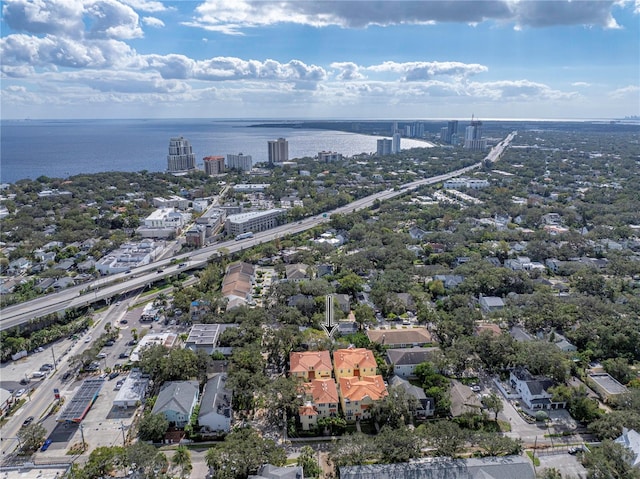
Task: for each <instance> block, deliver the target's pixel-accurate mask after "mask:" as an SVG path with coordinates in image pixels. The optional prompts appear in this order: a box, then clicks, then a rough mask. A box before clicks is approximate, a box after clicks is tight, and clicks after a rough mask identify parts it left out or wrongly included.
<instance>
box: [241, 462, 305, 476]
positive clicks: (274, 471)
mask: <svg viewBox="0 0 640 479" xmlns="http://www.w3.org/2000/svg"><path fill="white" fill-rule="evenodd" d="M249 479H304V472H303V470H302V466H288V467H278V466H272V465H271V464H264V465H262V466H260V468H259V469H258V474H257V475H251V476H249Z"/></svg>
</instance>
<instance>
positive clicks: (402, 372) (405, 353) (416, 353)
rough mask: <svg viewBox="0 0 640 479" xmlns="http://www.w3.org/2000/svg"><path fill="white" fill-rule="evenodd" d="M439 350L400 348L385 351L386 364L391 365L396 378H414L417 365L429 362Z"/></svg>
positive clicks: (417, 347)
mask: <svg viewBox="0 0 640 479" xmlns="http://www.w3.org/2000/svg"><path fill="white" fill-rule="evenodd" d="M439 351H440V350H439V348H423V347H419V346H416V347H412V348H401V349H387V358H386V359H387V363H389V364H391V365H393V372H394V374H396V375H397V376H399V377H401V378H404V379H407V378H414V377H415V374H414V371H415V369H416V366H417V365H418V364H422V363H425V362H430V361H433V360H434V359H435V357H436V356H437V355H438V354H439Z"/></svg>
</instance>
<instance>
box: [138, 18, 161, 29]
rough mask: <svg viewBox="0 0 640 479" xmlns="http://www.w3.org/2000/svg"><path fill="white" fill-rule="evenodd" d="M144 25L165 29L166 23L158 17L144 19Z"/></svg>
mask: <svg viewBox="0 0 640 479" xmlns="http://www.w3.org/2000/svg"><path fill="white" fill-rule="evenodd" d="M142 23H144V24H145V25H149V26H150V27H154V28H162V27H164V22H163V21H162V20H160V19H159V18H156V17H142Z"/></svg>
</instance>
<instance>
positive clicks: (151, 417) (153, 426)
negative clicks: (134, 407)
mask: <svg viewBox="0 0 640 479" xmlns="http://www.w3.org/2000/svg"><path fill="white" fill-rule="evenodd" d="M167 429H169V421H167V418H166V417H165V415H164V414H151V413H149V414H145V415H144V416H143V418H142V419H141V420H140V425H139V426H138V435H139V436H140V439H141V440H143V441H152V442H161V441H162V440H163V439H164V435H165V433H166V432H167Z"/></svg>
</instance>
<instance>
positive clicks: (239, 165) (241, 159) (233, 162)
mask: <svg viewBox="0 0 640 479" xmlns="http://www.w3.org/2000/svg"><path fill="white" fill-rule="evenodd" d="M227 168H229V169H231V170H241V171H251V168H253V160H252V159H251V155H243V154H242V153H238V154H237V155H227Z"/></svg>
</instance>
